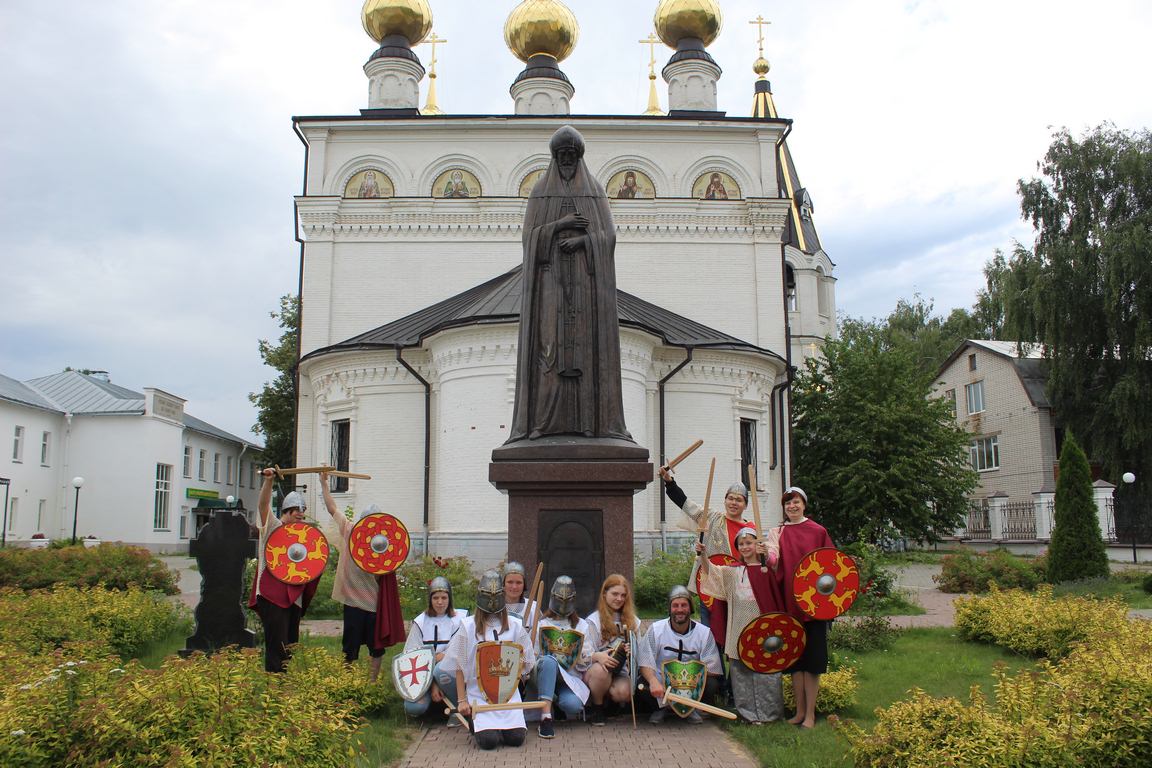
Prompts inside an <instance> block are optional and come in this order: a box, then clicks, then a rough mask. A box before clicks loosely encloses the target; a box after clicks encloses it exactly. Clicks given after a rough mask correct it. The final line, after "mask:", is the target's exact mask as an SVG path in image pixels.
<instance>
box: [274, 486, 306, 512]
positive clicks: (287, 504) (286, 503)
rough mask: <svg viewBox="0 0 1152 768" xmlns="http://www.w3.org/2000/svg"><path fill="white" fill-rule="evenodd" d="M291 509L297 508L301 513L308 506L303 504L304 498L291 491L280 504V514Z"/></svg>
mask: <svg viewBox="0 0 1152 768" xmlns="http://www.w3.org/2000/svg"><path fill="white" fill-rule="evenodd" d="M293 508H297V509H299V510H300V511H301V512H303V511H304V510H306V509H308V505H307V504H306V503H305V502H304V497H303V496H301V495H300V493H299V492H297V491H292V492H291V493H289V494H288V495H287V496H285V497H284V500H283V501H281V502H280V514H284V511H285V510H287V509H293Z"/></svg>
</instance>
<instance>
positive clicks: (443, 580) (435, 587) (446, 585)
mask: <svg viewBox="0 0 1152 768" xmlns="http://www.w3.org/2000/svg"><path fill="white" fill-rule="evenodd" d="M437 592H447V593H448V610H447V612H446V615H448V616H451V615H452V613H453V607H452V582H450V581H448V578H447V577H445V576H436V577H435V578H433V579H432V581H430V582H428V615H429V616H431V615H432V595H434V594H436V593H437Z"/></svg>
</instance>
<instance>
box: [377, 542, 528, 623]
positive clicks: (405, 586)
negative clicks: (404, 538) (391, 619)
mask: <svg viewBox="0 0 1152 768" xmlns="http://www.w3.org/2000/svg"><path fill="white" fill-rule="evenodd" d="M472 568H473V564H472V561H471V560H469V559H468V558H467V557H464V556H463V555H460V556H458V557H432V556H431V555H425V556H424V557H421V558H416V557H409V558H408V560H407V562H405V563H404V565H402V566H400V570H398V571H397V572H396V579H397V581H398V582H399V584H400V605H401V606H402V607H403V609H404V616H405V617H406V618H409V619H411V618H414V617H415V616H416V615H417V614H419V613H420V612H421V611H423V610H424V609H425V608H427V607H428V582H430V581H432V579H433V578H435V577H436V576H443V577H445V578H447V579H448V583H449V584H451V585H452V604H453V605H454V606H455V607H456V608H465V609H467V610H469V611H471V610H472V609H473V607H474V606H475V604H476V577H475V576H474V575H473V573H472ZM531 586H532V585H531V584H526V585H525V586H524V589H525V590H527V589H528V588H529V587H531Z"/></svg>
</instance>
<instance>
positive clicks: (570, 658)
mask: <svg viewBox="0 0 1152 768" xmlns="http://www.w3.org/2000/svg"><path fill="white" fill-rule="evenodd" d="M583 645H584V633H583V632H577V631H576V630H574V629H564V628H562V627H540V653H541V654H543V655H545V656H551V657H553V658H554V659H556V663H557V664H559V665H560V666H561V667H563V668H564V669H572V665H573V664H575V663H576V660H577V659H579V658H580V648H581V646H583Z"/></svg>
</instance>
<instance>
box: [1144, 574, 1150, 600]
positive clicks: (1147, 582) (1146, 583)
mask: <svg viewBox="0 0 1152 768" xmlns="http://www.w3.org/2000/svg"><path fill="white" fill-rule="evenodd" d="M1143 587H1144V591H1145V592H1147V593H1148V594H1150V595H1152V573H1150V574H1148V575H1147V576H1145V577H1144V582H1143Z"/></svg>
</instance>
